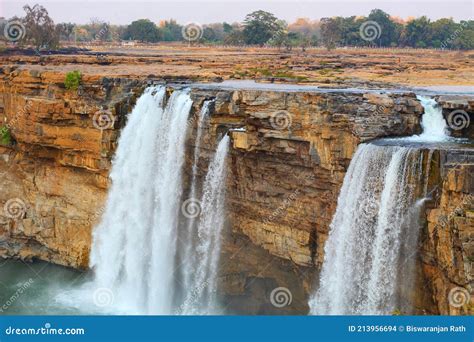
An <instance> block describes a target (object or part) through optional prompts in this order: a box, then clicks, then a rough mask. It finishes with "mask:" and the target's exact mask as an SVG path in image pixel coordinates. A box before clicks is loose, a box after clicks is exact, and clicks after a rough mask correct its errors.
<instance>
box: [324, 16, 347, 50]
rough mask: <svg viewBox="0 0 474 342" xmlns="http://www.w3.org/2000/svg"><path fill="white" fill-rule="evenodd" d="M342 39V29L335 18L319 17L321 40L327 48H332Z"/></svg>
mask: <svg viewBox="0 0 474 342" xmlns="http://www.w3.org/2000/svg"><path fill="white" fill-rule="evenodd" d="M341 39H342V30H341V25H340V24H339V20H338V19H337V18H322V19H321V40H322V43H323V45H324V46H325V47H326V48H327V49H328V50H331V49H334V48H335V47H336V46H337V45H338V44H339V43H340V41H341Z"/></svg>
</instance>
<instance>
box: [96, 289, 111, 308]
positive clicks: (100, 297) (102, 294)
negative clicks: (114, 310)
mask: <svg viewBox="0 0 474 342" xmlns="http://www.w3.org/2000/svg"><path fill="white" fill-rule="evenodd" d="M92 298H93V301H94V304H95V305H96V306H98V307H101V308H103V307H106V306H110V305H112V304H113V303H114V293H113V291H112V290H111V289H109V288H106V287H99V288H98V289H96V290H95V291H94V294H93V296H92Z"/></svg>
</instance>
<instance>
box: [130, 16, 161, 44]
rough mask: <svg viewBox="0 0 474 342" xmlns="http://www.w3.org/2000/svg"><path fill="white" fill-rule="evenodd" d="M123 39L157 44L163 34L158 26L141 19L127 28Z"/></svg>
mask: <svg viewBox="0 0 474 342" xmlns="http://www.w3.org/2000/svg"><path fill="white" fill-rule="evenodd" d="M122 38H123V39H125V40H139V41H141V42H149V43H155V42H157V41H159V40H160V38H161V34H160V31H159V30H158V28H157V27H156V25H155V24H154V23H152V22H151V21H150V20H148V19H140V20H136V21H134V22H132V23H131V24H130V25H128V26H127V28H126V29H125V31H124V32H123V35H122Z"/></svg>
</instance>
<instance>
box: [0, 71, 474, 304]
mask: <svg viewBox="0 0 474 342" xmlns="http://www.w3.org/2000/svg"><path fill="white" fill-rule="evenodd" d="M0 76H1V78H0V91H1V95H2V96H1V97H0V101H1V102H0V120H1V121H2V122H4V123H5V125H7V126H8V127H9V128H10V130H11V132H12V136H13V138H14V143H13V144H11V145H9V146H2V147H0V152H1V156H2V158H1V160H0V172H1V174H2V176H3V177H2V179H3V182H2V187H1V189H0V204H2V206H5V207H8V206H7V204H8V203H10V204H11V203H12V202H11V201H10V202H9V200H16V202H17V203H19V209H20V214H16V213H15V212H12V213H9V214H5V213H4V214H5V215H2V218H1V219H2V220H1V222H0V229H1V230H0V234H1V237H0V254H1V255H2V256H5V257H21V258H24V259H31V258H39V259H43V260H47V261H51V262H54V263H57V264H61V265H67V266H72V267H78V268H86V267H87V265H88V256H89V251H90V244H91V231H92V228H93V226H94V224H95V223H97V221H98V220H99V219H100V215H101V212H102V208H103V205H104V201H105V198H106V192H107V188H108V177H107V175H108V172H109V170H110V165H111V159H112V156H113V153H114V150H115V147H116V142H117V137H118V135H119V132H120V128H121V127H123V125H124V124H125V119H126V118H125V116H126V113H128V112H129V110H130V108H131V106H133V103H134V101H135V99H136V97H137V96H138V95H139V94H140V93H141V91H142V90H143V88H144V87H145V86H146V82H145V81H140V80H132V79H126V78H116V79H110V78H100V77H98V76H88V75H85V76H84V78H83V85H82V87H81V88H80V89H79V91H68V90H66V89H65V88H64V84H63V81H64V76H65V75H64V73H60V72H57V73H55V72H48V71H43V72H38V71H33V70H30V71H28V70H22V69H16V68H10V67H4V68H3V69H2V74H1V75H0ZM172 90H173V88H169V91H172ZM191 96H192V98H193V100H194V106H193V110H192V113H191V114H192V117H191V118H190V126H191V127H192V129H191V130H190V134H189V137H188V146H189V149H191V148H192V147H193V146H194V138H195V129H196V120H194V119H193V118H194V117H195V115H196V113H198V112H199V109H200V107H201V105H202V103H203V101H204V100H206V99H215V102H214V105H213V107H212V108H211V120H210V124H209V125H208V126H207V127H206V132H205V134H204V143H203V144H202V151H201V154H202V156H203V158H201V159H200V160H201V162H200V165H199V174H200V176H201V177H202V176H203V175H204V174H205V172H206V168H207V163H206V160H207V159H208V158H209V157H210V156H211V155H212V153H213V151H214V147H215V142H216V138H217V136H218V135H220V134H222V133H223V132H224V131H227V130H228V129H233V131H232V133H231V137H232V141H233V149H232V152H231V156H230V163H229V167H230V173H229V177H228V195H227V200H228V213H229V217H228V225H229V229H228V231H229V233H228V236H226V240H225V241H226V243H225V245H224V252H223V253H224V254H223V258H222V277H221V282H222V288H223V289H224V290H225V294H226V296H227V300H228V301H229V303H234V306H235V305H237V304H236V303H248V304H250V303H253V304H252V305H253V306H252V308H251V309H248V307H247V309H245V308H244V307H245V304H241V305H242V306H243V307H242V312H251V313H259V312H266V311H265V308H267V306H268V305H269V304H268V301H265V300H264V299H265V298H266V297H268V296H267V294H268V291H269V289H272V288H274V287H275V286H287V287H288V288H290V289H291V290H292V293H293V295H294V304H293V306H291V307H289V308H286V309H285V310H286V311H285V313H305V312H307V304H306V303H307V300H306V299H307V296H308V293H309V291H310V287H311V284H312V283H313V281H314V278H315V271H317V269H318V268H319V266H320V265H321V262H322V260H323V246H324V242H325V240H326V238H327V233H328V227H329V223H330V221H331V218H332V215H333V213H334V210H335V207H336V202H337V195H338V191H339V188H340V186H341V185H342V180H343V177H344V174H345V171H346V170H347V167H348V165H349V162H350V160H351V158H352V155H353V153H354V151H355V149H356V147H357V145H358V144H359V143H361V142H365V141H370V140H372V139H376V138H379V137H384V136H400V135H411V134H415V133H419V132H420V124H419V123H420V117H421V114H422V107H421V105H420V104H419V102H418V101H417V100H416V97H415V95H414V94H412V93H405V94H376V93H370V92H367V93H365V94H364V93H356V92H304V91H302V92H278V91H263V90H219V89H208V88H203V87H199V86H197V87H195V88H193V90H192V92H191ZM103 118H112V121H111V122H107V120H105V121H104V120H102V119H103ZM137 134H139V132H137ZM446 153H447V155H448V157H446V158H448V159H449V158H450V157H449V156H450V154H449V152H446ZM206 157H207V158H206ZM446 158H445V159H446ZM439 160H440V162H439V163H438V164H437V165H438V166H437V167H434V169H441V168H444V167H449V163H446V162H444V161H443V162H441V159H439ZM191 162H192V159H191V158H188V160H187V163H191ZM460 165H461V164H460ZM471 165H472V159H470V160H468V161H466V162H463V163H462V166H460V167H459V170H458V171H456V172H455V173H450V174H449V175H448V176H446V177H441V176H440V177H439V179H440V181H441V185H440V189H442V191H440V192H439V194H438V196H437V197H436V200H435V201H433V204H432V207H431V209H430V212H429V213H428V225H427V231H426V232H425V233H426V234H427V236H428V238H427V239H425V240H423V249H422V254H421V258H422V264H423V270H424V273H423V274H422V276H423V277H426V279H429V281H430V284H429V293H428V294H427V295H426V298H424V299H423V300H422V301H421V303H420V308H419V311H420V312H422V310H424V309H425V310H426V311H427V312H430V313H448V312H451V311H450V310H451V309H450V307H449V306H447V305H446V293H445V292H446V291H447V290H449V289H450V288H451V286H452V285H453V284H458V285H459V286H468V285H469V282H472V268H470V266H469V265H470V264H469V262H471V264H472V250H473V242H472V234H473V233H472V229H473V224H472V215H471V214H470V212H472V203H471V204H470V209H469V208H468V209H463V210H464V211H463V213H462V214H459V215H458V214H456V215H457V216H456V217H454V216H453V217H451V218H450V220H449V224H447V228H446V231H445V232H446V236H441V238H440V235H439V233H436V234H435V233H432V231H433V227H434V225H436V217H438V216H439V215H449V212H450V211H451V210H452V207H453V206H454V207H455V206H457V205H459V203H460V202H462V201H463V199H462V198H464V197H463V196H465V195H466V194H468V195H469V194H472V179H471V180H469V179H470V178H469V177H472V176H470V173H469V172H470V171H471V174H472V168H471V167H472V166H471ZM186 169H188V170H189V169H190V168H189V167H188V168H186ZM440 174H441V172H440ZM465 179H467V180H465ZM457 182H462V184H463V185H462V186H461V185H456V184H458V183H457ZM18 200H19V201H18ZM460 227H461V228H460ZM453 255H455V256H456V262H457V264H455V265H454V266H448V265H450V263H451V262H453V260H452V259H450V258H451V256H453ZM469 260H471V261H469ZM466 265H467V266H469V267H467V266H466ZM461 266H462V267H461ZM446 268H448V269H450V270H451V271H450V272H447V273H446V272H445V271H444V270H445V269H446ZM438 271H439V274H441V275H439V274H438V273H437V272H438ZM262 293H263V295H261V294H262ZM257 294H260V296H259V295H257ZM257 297H258V298H263V299H262V300H261V301H260V302H259V301H255V298H257ZM443 300H444V302H443ZM245 310H247V311H245ZM462 310H464V311H461V313H465V312H466V311H465V309H462ZM237 311H238V310H237ZM278 312H279V313H282V311H278ZM453 313H456V312H453Z"/></svg>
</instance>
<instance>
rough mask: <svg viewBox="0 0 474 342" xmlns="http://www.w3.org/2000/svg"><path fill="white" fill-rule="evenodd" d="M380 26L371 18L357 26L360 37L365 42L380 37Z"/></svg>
mask: <svg viewBox="0 0 474 342" xmlns="http://www.w3.org/2000/svg"><path fill="white" fill-rule="evenodd" d="M381 34H382V28H381V27H380V25H379V23H378V22H376V21H373V20H368V21H365V22H363V23H362V25H360V28H359V35H360V37H361V38H362V39H363V40H365V41H366V42H372V41H374V40H375V39H378V38H380V35H381Z"/></svg>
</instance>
